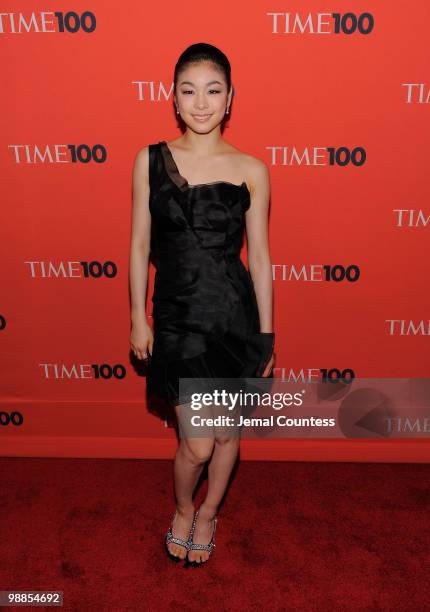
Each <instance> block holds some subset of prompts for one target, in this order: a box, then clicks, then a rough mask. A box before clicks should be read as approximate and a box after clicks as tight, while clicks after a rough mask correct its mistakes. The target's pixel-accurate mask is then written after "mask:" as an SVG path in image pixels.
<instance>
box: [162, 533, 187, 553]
mask: <svg viewBox="0 0 430 612" xmlns="http://www.w3.org/2000/svg"><path fill="white" fill-rule="evenodd" d="M172 542H173V544H178V545H179V546H183V547H184V548H186V549H188V547H189V540H188V542H185V540H182V538H177V537H175V536H174V535H173V533H172V532H171V531H170V530H169V532H168V533H167V535H166V544H170V543H172Z"/></svg>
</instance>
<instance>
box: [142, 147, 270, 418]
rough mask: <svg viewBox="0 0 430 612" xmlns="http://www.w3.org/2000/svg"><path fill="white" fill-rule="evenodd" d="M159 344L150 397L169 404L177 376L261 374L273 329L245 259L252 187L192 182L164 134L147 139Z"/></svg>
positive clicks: (175, 397)
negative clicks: (265, 329) (262, 313)
mask: <svg viewBox="0 0 430 612" xmlns="http://www.w3.org/2000/svg"><path fill="white" fill-rule="evenodd" d="M149 184H150V197H149V210H150V213H151V252H152V256H153V259H154V264H155V267H156V274H155V279H154V292H153V296H152V302H153V310H152V317H153V323H154V344H153V351H152V356H151V358H150V361H149V366H148V370H147V394H148V400H150V399H151V397H152V396H157V397H161V398H163V399H164V400H167V402H168V404H169V405H171V406H174V405H177V404H182V403H186V402H187V401H189V398H188V397H186V396H184V397H180V394H179V378H181V377H182V378H228V377H231V378H238V377H255V376H260V375H261V374H262V371H263V369H264V367H265V365H266V364H267V362H268V360H269V358H270V355H271V353H272V349H273V341H274V334H270V333H260V331H259V330H260V322H259V313H258V308H257V300H256V295H255V291H254V285H253V281H252V277H251V274H250V272H249V271H248V270H247V269H246V267H245V266H244V264H243V262H242V260H241V258H240V250H241V246H242V240H243V233H244V227H245V212H246V211H247V210H248V208H249V206H250V203H251V202H250V193H249V190H248V187H247V185H246V183H245V182H243V183H242V184H241V185H237V184H234V183H230V182H227V181H216V182H213V183H203V184H199V185H189V184H188V182H187V180H186V179H185V178H184V177H183V176H181V175H180V173H179V170H178V167H177V165H176V163H175V160H174V157H173V155H172V152H171V150H170V148H169V146H168V145H167V143H166V141H164V140H162V141H159V142H158V143H156V144H150V145H149Z"/></svg>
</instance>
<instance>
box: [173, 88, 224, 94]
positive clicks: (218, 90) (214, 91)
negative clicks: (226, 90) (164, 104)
mask: <svg viewBox="0 0 430 612" xmlns="http://www.w3.org/2000/svg"><path fill="white" fill-rule="evenodd" d="M211 92H212V93H216V94H219V93H222V92H221V90H220V89H209V93H211ZM181 93H183V94H189V93H193V92H192V90H191V89H185V90H184V91H181Z"/></svg>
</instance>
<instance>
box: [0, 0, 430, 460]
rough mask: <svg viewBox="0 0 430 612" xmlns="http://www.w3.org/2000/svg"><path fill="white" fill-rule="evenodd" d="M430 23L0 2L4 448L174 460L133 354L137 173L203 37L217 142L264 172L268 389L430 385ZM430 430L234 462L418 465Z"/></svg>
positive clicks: (343, 10) (325, 13) (373, 9)
mask: <svg viewBox="0 0 430 612" xmlns="http://www.w3.org/2000/svg"><path fill="white" fill-rule="evenodd" d="M429 17H430V7H429V4H428V3H427V2H426V1H425V0H411V2H408V3H407V4H405V3H393V2H388V1H386V2H376V1H373V0H371V1H369V2H358V1H354V0H352V1H351V2H349V3H347V4H345V2H340V1H337V0H332V1H330V2H328V3H327V2H321V1H320V0H318V1H317V0H309V1H307V0H305V1H300V2H294V1H290V0H289V1H286V2H280V1H277V2H275V3H272V2H269V1H267V0H264V1H259V2H255V3H253V4H252V3H251V4H250V3H244V2H237V3H231V2H227V1H226V0H218V2H217V3H216V4H215V5H213V6H211V7H210V8H207V9H205V7H202V6H201V3H198V2H196V1H194V0H191V1H190V2H187V3H179V4H178V3H176V2H167V3H149V2H148V3H147V2H138V1H137V0H136V1H132V2H127V3H122V4H118V3H114V2H102V1H101V0H90V1H89V2H88V1H86V2H82V1H80V0H76V1H72V2H66V3H58V2H52V1H49V0H45V1H44V2H36V1H34V2H25V1H23V2H9V3H7V2H1V12H0V44H1V47H2V57H3V69H2V74H1V82H2V96H1V98H2V106H3V108H2V112H1V114H0V121H1V132H0V141H1V146H0V155H1V163H2V175H3V176H2V202H3V204H2V216H1V224H0V232H1V236H0V237H1V246H2V256H1V260H2V261H1V296H0V346H1V405H0V412H1V415H0V417H1V418H0V454H2V455H29V456H30V455H58V456H60V455H68V456H124V457H128V456H136V457H171V456H172V454H173V452H174V449H175V447H176V436H175V432H174V429H173V428H172V426H171V423H170V422H169V418H168V414H166V416H165V418H163V416H161V417H160V414H158V413H157V414H156V411H155V410H154V407H152V406H148V405H147V401H146V379H145V368H144V365H143V364H142V363H141V362H138V361H135V360H134V359H133V355H132V353H131V351H130V345H129V337H130V301H129V281H128V257H129V242H130V228H131V205H132V199H131V189H132V183H131V177H132V167H133V162H134V158H135V155H136V153H137V151H138V150H139V149H140V148H141V147H143V146H145V145H148V144H149V143H154V142H158V141H159V140H167V141H170V140H173V139H174V138H176V137H178V136H179V135H180V133H181V130H180V125H179V124H178V122H177V119H176V114H175V108H174V103H173V69H174V65H175V63H176V61H177V59H178V57H179V55H180V53H181V52H182V51H183V50H184V49H185V48H186V47H187V46H188V45H190V44H192V43H196V42H207V43H211V44H213V45H215V46H217V47H219V48H220V49H221V50H222V51H223V52H224V53H226V55H227V56H228V58H229V60H230V62H231V65H232V82H233V86H234V89H235V95H234V98H233V104H232V107H231V114H230V120H229V121H228V123H227V127H226V129H225V131H224V133H223V137H224V138H225V139H226V140H227V141H229V142H231V143H232V144H234V145H235V146H237V147H238V148H239V149H241V150H243V151H244V152H247V153H250V154H251V155H254V156H256V157H258V158H260V159H262V160H264V161H265V163H266V164H267V165H268V167H269V170H270V177H271V205H270V248H271V258H272V264H273V281H274V327H275V332H276V348H275V350H276V365H275V369H274V376H275V378H282V379H284V380H302V381H303V382H309V381H318V380H321V379H322V378H323V377H326V376H329V377H331V378H332V379H333V378H335V379H340V380H342V379H343V378H346V377H356V378H389V379H392V378H405V379H423V378H427V377H429V373H430V360H429V342H430V340H429V336H430V298H429V289H428V284H429V270H430V257H429V255H430V248H429V246H430V242H429V231H430V229H429V227H430V206H429V195H430V193H429V192H430V188H429V178H428V176H429V175H428V165H429V146H430V142H429V133H430V131H429V113H430V73H429V64H428V32H427V30H428V21H429ZM243 261H244V263H245V264H246V263H247V258H246V244H245V245H244V249H243ZM154 273H155V270H154V269H153V267H152V264H151V266H150V269H149V285H148V298H147V315H148V317H151V312H152V302H151V296H152V288H153V280H154ZM150 320H151V319H150ZM428 429H429V431H428V432H427V433H426V432H425V431H421V430H420V433H421V434H422V437H421V438H420V439H415V440H409V441H408V442H405V441H404V440H397V441H396V440H388V439H387V437H386V436H384V435H381V434H380V433H376V434H375V435H373V436H372V432H368V433H367V434H366V433H364V435H363V438H367V440H364V439H363V440H361V441H360V440H358V439H354V440H349V441H348V440H345V439H343V440H333V439H332V440H319V441H318V444H317V443H316V442H315V443H314V444H313V445H312V441H310V440H307V441H304V440H303V441H301V440H300V439H296V440H278V441H276V443H275V441H270V440H262V441H261V443H259V442H258V441H256V442H253V443H251V442H249V446H246V445H245V451H243V453H244V457H245V458H261V459H264V458H273V457H278V458H290V459H295V458H296V459H298V458H307V457H313V458H326V459H332V460H336V459H337V460H339V459H341V458H345V457H347V456H349V455H348V452H347V449H348V448H349V449H351V448H354V449H355V450H354V452H355V453H356V454H355V455H354V457H355V458H357V459H359V460H387V459H389V460H396V458H397V459H398V460H399V458H403V460H408V458H414V457H415V459H418V460H419V457H421V458H422V460H425V457H426V456H427V455H426V453H427V452H428V451H427V448H428V446H427V442H426V439H425V438H426V437H427V436H429V435H430V433H429V432H430V426H429V428H428ZM359 437H360V436H356V438H359ZM244 443H245V441H244ZM405 448H407V452H406V453H405V450H404V449H405ZM306 449H308V450H306ZM309 449H313V450H309ZM357 449H358V450H357ZM312 452H313V454H312ZM351 452H352V451H351ZM306 453H308V454H306ZM345 453H346V454H345ZM408 453H409V454H408ZM351 456H352V455H351Z"/></svg>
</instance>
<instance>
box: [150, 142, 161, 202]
mask: <svg viewBox="0 0 430 612" xmlns="http://www.w3.org/2000/svg"><path fill="white" fill-rule="evenodd" d="M148 149H149V169H148V171H149V187H150V190H151V195H153V194H154V193H155V192H156V191H157V190H158V188H159V186H160V181H161V176H162V165H161V164H160V154H159V150H158V149H159V145H158V144H149V145H148Z"/></svg>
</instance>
